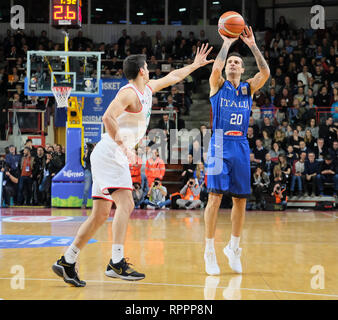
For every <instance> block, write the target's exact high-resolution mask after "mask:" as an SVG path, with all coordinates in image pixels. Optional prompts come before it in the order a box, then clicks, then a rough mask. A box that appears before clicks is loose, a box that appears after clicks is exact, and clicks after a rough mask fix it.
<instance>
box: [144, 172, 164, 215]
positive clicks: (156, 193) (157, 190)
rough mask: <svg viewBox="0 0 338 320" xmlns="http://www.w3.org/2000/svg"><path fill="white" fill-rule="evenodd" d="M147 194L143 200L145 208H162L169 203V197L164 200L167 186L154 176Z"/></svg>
mask: <svg viewBox="0 0 338 320" xmlns="http://www.w3.org/2000/svg"><path fill="white" fill-rule="evenodd" d="M147 196H148V199H145V200H144V204H145V205H147V209H164V208H165V207H166V206H167V205H170V199H168V200H166V196H167V188H166V187H165V186H163V185H162V183H161V180H160V179H159V178H155V180H154V181H153V182H152V184H151V186H150V188H149V191H148V195H147Z"/></svg>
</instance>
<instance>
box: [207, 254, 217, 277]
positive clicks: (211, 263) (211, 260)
mask: <svg viewBox="0 0 338 320" xmlns="http://www.w3.org/2000/svg"><path fill="white" fill-rule="evenodd" d="M204 261H205V272H206V273H207V274H209V275H211V276H215V275H218V274H220V270H219V266H218V264H217V259H216V253H215V251H208V252H205V253H204Z"/></svg>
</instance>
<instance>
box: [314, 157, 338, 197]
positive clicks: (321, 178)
mask: <svg viewBox="0 0 338 320" xmlns="http://www.w3.org/2000/svg"><path fill="white" fill-rule="evenodd" d="M317 183H318V188H319V195H321V196H323V195H324V186H323V184H324V183H332V184H333V185H334V186H333V190H334V191H333V195H334V196H335V197H336V196H337V192H338V168H337V164H336V163H335V162H334V161H333V159H332V157H331V155H330V154H328V155H326V156H325V160H324V161H323V162H322V163H321V165H320V168H319V174H318V175H317Z"/></svg>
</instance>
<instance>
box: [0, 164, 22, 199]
mask: <svg viewBox="0 0 338 320" xmlns="http://www.w3.org/2000/svg"><path fill="white" fill-rule="evenodd" d="M1 172H3V174H4V178H3V186H2V188H3V189H2V190H3V195H4V200H5V205H6V206H10V205H13V204H14V202H16V196H17V186H18V182H19V179H18V178H19V172H18V169H12V168H11V167H10V166H9V165H7V164H6V165H5V166H4V167H2V168H1ZM11 200H12V201H11Z"/></svg>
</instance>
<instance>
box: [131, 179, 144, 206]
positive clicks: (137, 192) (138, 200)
mask: <svg viewBox="0 0 338 320" xmlns="http://www.w3.org/2000/svg"><path fill="white" fill-rule="evenodd" d="M132 194H133V199H134V204H135V209H139V208H140V205H141V204H142V202H143V200H144V192H143V190H142V188H141V185H140V184H139V183H138V182H134V183H133V192H132Z"/></svg>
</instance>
